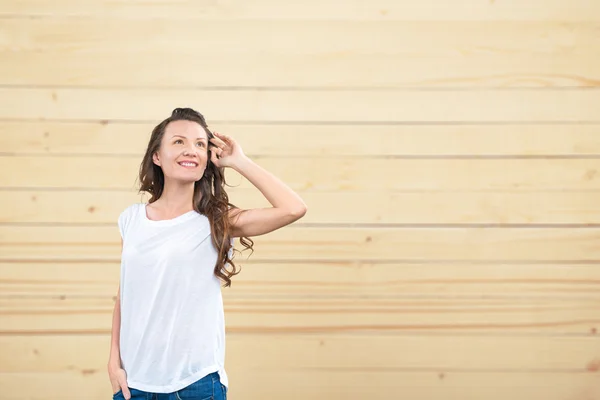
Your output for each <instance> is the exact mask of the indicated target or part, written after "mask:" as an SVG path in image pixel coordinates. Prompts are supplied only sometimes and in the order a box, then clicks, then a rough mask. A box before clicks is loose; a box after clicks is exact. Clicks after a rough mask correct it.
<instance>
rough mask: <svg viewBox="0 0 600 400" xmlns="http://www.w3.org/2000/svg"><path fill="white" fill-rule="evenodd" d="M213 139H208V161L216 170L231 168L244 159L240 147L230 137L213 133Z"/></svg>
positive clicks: (244, 156)
mask: <svg viewBox="0 0 600 400" xmlns="http://www.w3.org/2000/svg"><path fill="white" fill-rule="evenodd" d="M213 135H214V136H215V137H213V138H211V139H210V143H211V145H210V146H209V148H208V149H209V150H210V152H211V155H210V160H211V161H212V162H213V164H215V165H216V166H217V167H218V168H221V167H233V166H235V165H237V164H239V163H240V162H241V161H243V159H244V158H246V155H245V154H244V151H243V150H242V146H240V144H239V143H238V142H236V141H235V140H234V139H233V138H232V137H230V136H227V135H223V134H221V133H218V132H213Z"/></svg>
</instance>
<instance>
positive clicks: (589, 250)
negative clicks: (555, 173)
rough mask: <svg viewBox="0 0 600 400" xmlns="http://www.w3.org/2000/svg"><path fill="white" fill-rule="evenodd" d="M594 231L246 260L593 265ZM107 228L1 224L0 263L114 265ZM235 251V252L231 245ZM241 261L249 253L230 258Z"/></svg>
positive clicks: (483, 233) (315, 244)
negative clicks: (571, 262)
mask: <svg viewBox="0 0 600 400" xmlns="http://www.w3.org/2000/svg"><path fill="white" fill-rule="evenodd" d="M599 238H600V229H599V228H580V229H573V228H551V229H543V228H530V229H521V228H444V229H440V228H305V227H294V226H293V225H292V226H289V227H287V228H283V229H280V230H278V231H275V232H272V233H270V234H269V235H263V236H258V237H253V240H254V242H255V245H254V249H255V252H254V253H253V254H252V255H251V256H250V257H251V258H252V259H253V260H256V261H264V260H273V261H274V260H277V262H283V261H286V260H288V261H292V260H303V261H317V260H329V261H340V260H348V261H349V260H352V261H357V260H363V261H367V260H373V261H379V262H390V261H398V260H407V261H409V260H410V261H438V262H440V261H445V260H464V261H469V262H474V261H477V262H479V261H496V262H497V261H509V262H519V261H523V262H541V261H543V262H547V261H548V260H552V261H554V262H560V261H571V260H576V261H597V260H600V247H599V246H597V243H598V240H599ZM120 247H121V243H120V236H119V232H118V229H117V227H116V223H115V224H113V226H97V227H94V229H90V228H89V227H85V226H1V225H0V261H9V260H21V261H41V260H46V261H48V260H53V261H57V260H64V261H65V262H68V261H79V262H83V261H88V260H89V261H92V262H94V261H95V262H98V261H114V260H118V259H119V257H120ZM236 249H238V250H242V247H240V245H239V244H237V240H236ZM234 255H235V256H236V261H239V262H240V263H241V264H244V262H245V260H247V259H248V256H249V255H250V252H249V251H244V252H242V253H241V254H239V253H235V254H234Z"/></svg>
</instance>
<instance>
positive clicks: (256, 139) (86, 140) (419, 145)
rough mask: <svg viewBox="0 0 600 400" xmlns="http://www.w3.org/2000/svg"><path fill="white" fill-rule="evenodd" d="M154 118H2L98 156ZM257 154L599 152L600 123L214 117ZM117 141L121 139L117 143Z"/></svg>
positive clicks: (49, 148)
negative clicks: (361, 121) (265, 121)
mask: <svg viewBox="0 0 600 400" xmlns="http://www.w3.org/2000/svg"><path fill="white" fill-rule="evenodd" d="M154 125H155V124H153V123H131V122H127V123H120V122H114V123H108V122H100V121H97V122H93V121H90V122H55V121H18V122H17V121H7V120H0V149H1V152H2V154H11V155H36V156H40V155H56V156H61V157H63V156H82V155H86V156H89V157H96V156H100V155H128V156H132V155H136V156H138V157H139V158H140V159H141V157H142V156H143V154H144V151H145V150H146V146H147V142H148V140H149V138H150V132H151V131H152V129H153V128H154ZM211 129H213V130H215V131H217V132H223V133H226V134H228V135H230V136H232V137H233V138H235V139H236V140H237V141H238V142H239V143H240V144H241V145H242V147H243V149H244V151H245V152H246V153H247V154H248V155H250V156H278V157H283V156H286V157H290V156H294V157H298V156H301V157H312V158H323V157H342V156H343V157H372V158H382V157H406V158H408V157H468V158H476V157H479V158H483V157H505V158H509V157H515V158H527V157H540V158H557V157H600V124H587V125H557V124H526V125H523V124H502V125H493V124H472V125H452V124H441V125H419V124H412V125H411V124H398V125H393V124H392V125H368V126H364V125H354V124H345V125H327V124H285V123H279V124H277V123H274V124H260V123H258V124H243V123H237V124H236V123H229V124H228V123H218V122H217V123H215V124H211ZM115 143H117V144H118V145H115Z"/></svg>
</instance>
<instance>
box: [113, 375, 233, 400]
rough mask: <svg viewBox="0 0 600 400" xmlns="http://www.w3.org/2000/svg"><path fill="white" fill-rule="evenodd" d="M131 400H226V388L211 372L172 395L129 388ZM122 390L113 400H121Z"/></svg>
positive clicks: (114, 395) (122, 397)
mask: <svg viewBox="0 0 600 400" xmlns="http://www.w3.org/2000/svg"><path fill="white" fill-rule="evenodd" d="M129 392H130V393H131V400H227V387H225V385H223V384H222V383H221V381H220V380H219V373H218V372H213V373H211V374H208V375H206V376H205V377H204V378H202V379H200V380H197V381H196V382H194V383H192V384H190V385H188V386H186V387H184V388H183V389H181V390H178V391H176V392H172V393H150V392H144V391H143V390H139V389H133V388H129ZM124 398H125V397H124V396H123V390H121V389H119V391H118V392H117V393H115V394H113V400H122V399H124Z"/></svg>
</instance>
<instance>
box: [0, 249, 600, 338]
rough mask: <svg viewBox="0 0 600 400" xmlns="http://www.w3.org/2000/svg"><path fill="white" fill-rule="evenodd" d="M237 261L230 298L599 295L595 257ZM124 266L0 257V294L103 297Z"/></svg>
mask: <svg viewBox="0 0 600 400" xmlns="http://www.w3.org/2000/svg"><path fill="white" fill-rule="evenodd" d="M239 262H241V267H242V272H241V273H240V274H238V275H236V276H235V277H234V286H233V287H232V288H230V289H227V290H224V291H223V296H224V297H225V300H226V301H229V300H232V301H241V300H244V299H245V300H259V301H260V300H261V299H267V300H269V299H283V300H287V301H289V300H294V299H300V300H304V301H309V300H311V299H314V300H316V299H328V301H329V302H330V304H335V302H336V301H337V300H348V299H360V298H364V299H366V300H373V301H384V300H398V301H406V304H407V305H408V304H410V300H417V301H419V302H421V303H420V304H423V305H424V304H427V301H430V302H431V303H430V304H431V305H435V306H439V305H443V302H444V301H445V300H449V299H453V300H457V301H461V302H463V303H464V304H465V305H466V304H468V303H469V302H471V303H472V304H477V305H491V304H493V302H498V303H497V304H509V302H511V301H512V302H514V304H522V305H527V301H530V300H531V301H532V302H534V303H535V304H537V305H539V304H542V302H544V301H554V302H556V303H561V302H562V304H563V305H568V304H573V302H575V303H577V302H582V303H587V304H590V303H593V302H594V301H597V300H598V297H599V296H600V291H599V290H597V289H598V285H600V266H599V265H598V264H595V263H580V262H579V263H577V262H573V263H569V262H564V263H556V262H549V263H530V264H527V263H518V262H515V263H510V262H506V263H500V262H491V263H490V262H488V263H486V262H464V263H461V262H452V261H446V262H444V261H440V262H437V263H432V262H431V260H425V261H424V262H422V263H417V262H412V263H411V262H403V261H401V260H399V261H398V262H388V263H378V262H375V261H361V260H348V261H329V262H325V261H315V262H310V261H308V262H306V261H305V262H302V261H293V262H285V261H281V262H260V261H255V260H254V258H252V257H251V258H250V259H248V260H242V261H238V260H236V263H239ZM119 272H120V262H119V261H118V260H116V261H112V262H111V261H105V262H101V261H96V262H85V261H79V262H78V261H77V260H73V261H69V262H60V261H58V262H52V261H50V260H42V261H39V262H26V261H25V260H20V261H16V262H0V288H1V289H2V290H0V293H2V296H0V297H3V298H5V300H11V301H12V299H15V300H17V299H32V300H35V299H36V298H48V299H50V298H52V299H57V298H60V296H64V297H65V298H67V297H68V298H88V299H98V298H102V299H106V298H109V297H112V296H114V295H116V292H117V287H118V281H119ZM357 307H360V304H357ZM589 333H591V334H593V333H594V332H593V331H591V330H590V332H589Z"/></svg>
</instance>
